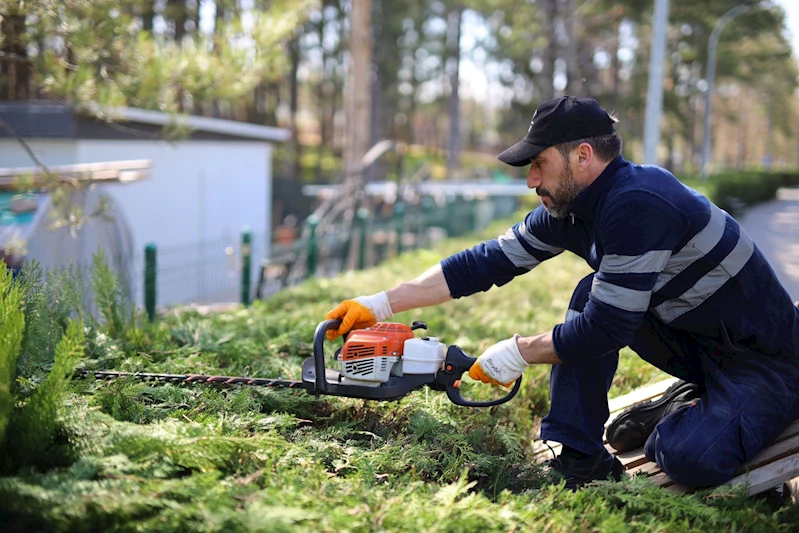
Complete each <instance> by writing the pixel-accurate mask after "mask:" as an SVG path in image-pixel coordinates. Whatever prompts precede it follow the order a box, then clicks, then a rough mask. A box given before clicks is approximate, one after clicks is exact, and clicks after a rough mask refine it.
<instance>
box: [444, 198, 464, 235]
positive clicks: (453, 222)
mask: <svg viewBox="0 0 799 533" xmlns="http://www.w3.org/2000/svg"><path fill="white" fill-rule="evenodd" d="M446 228H447V237H457V236H458V235H460V234H461V232H460V224H458V197H457V196H453V197H452V198H447V221H446Z"/></svg>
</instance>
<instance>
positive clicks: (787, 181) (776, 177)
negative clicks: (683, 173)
mask: <svg viewBox="0 0 799 533" xmlns="http://www.w3.org/2000/svg"><path fill="white" fill-rule="evenodd" d="M682 181H683V182H684V183H686V184H687V185H689V186H691V187H694V188H696V189H697V190H699V191H700V192H702V193H703V194H705V195H706V196H707V197H708V198H710V200H712V201H713V202H714V203H715V204H716V205H718V206H719V207H721V208H722V209H724V210H725V211H727V212H729V213H732V214H733V215H737V214H740V212H741V211H742V209H744V208H745V207H748V206H752V205H755V204H757V203H760V202H764V201H766V200H771V199H772V198H774V196H775V195H776V194H777V189H779V188H780V187H796V186H799V172H797V171H766V170H747V171H742V172H737V171H724V172H719V173H718V174H714V175H712V176H709V177H708V179H707V180H706V181H700V180H699V179H698V178H684V179H683V180H682Z"/></svg>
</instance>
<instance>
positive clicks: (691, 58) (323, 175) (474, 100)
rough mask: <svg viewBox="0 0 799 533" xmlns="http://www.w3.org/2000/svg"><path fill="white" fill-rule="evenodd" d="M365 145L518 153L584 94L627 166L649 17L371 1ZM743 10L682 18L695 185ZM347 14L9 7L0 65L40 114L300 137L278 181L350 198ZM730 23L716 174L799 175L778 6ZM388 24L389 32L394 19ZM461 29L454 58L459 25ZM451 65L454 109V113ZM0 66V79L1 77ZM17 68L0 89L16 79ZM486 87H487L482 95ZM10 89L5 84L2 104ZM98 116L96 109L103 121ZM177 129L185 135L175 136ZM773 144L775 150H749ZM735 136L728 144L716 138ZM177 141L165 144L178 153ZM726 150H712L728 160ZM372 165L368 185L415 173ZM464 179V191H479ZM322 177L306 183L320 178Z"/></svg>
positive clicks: (631, 9)
mask: <svg viewBox="0 0 799 533" xmlns="http://www.w3.org/2000/svg"><path fill="white" fill-rule="evenodd" d="M371 3H372V14H373V17H372V33H373V38H374V39H373V54H372V57H373V62H374V68H373V87H372V110H371V115H372V121H371V128H370V129H371V142H372V143H376V142H378V141H380V140H381V139H384V138H387V139H392V140H395V141H398V142H403V143H406V144H409V145H417V146H423V147H424V148H425V153H426V155H428V156H429V157H431V158H433V157H441V158H442V159H443V160H446V157H447V154H446V150H447V147H448V146H449V139H448V137H449V135H450V131H449V123H450V116H449V115H450V113H452V112H453V110H454V109H458V110H459V111H458V113H459V116H460V117H461V128H460V129H461V131H460V134H461V136H462V139H463V150H464V152H474V153H489V154H496V153H498V151H500V150H501V149H503V148H505V147H507V145H508V144H509V143H512V142H515V141H516V140H518V138H519V137H520V136H521V135H522V134H523V132H524V131H525V130H526V128H527V126H528V124H529V117H530V115H531V113H532V111H533V109H534V108H535V107H536V106H537V105H538V103H540V101H541V100H542V99H543V98H546V97H547V96H550V95H552V94H563V93H571V94H574V93H581V94H586V95H588V96H592V97H594V98H597V99H598V100H599V101H600V102H601V103H602V104H603V105H604V106H605V107H607V108H608V109H610V110H613V111H616V112H617V114H618V115H619V117H620V119H621V121H620V123H619V125H618V129H619V131H620V133H621V134H622V136H623V137H624V139H625V141H626V145H625V146H626V147H625V155H626V156H627V157H628V158H631V159H636V158H637V157H638V154H639V153H640V151H641V148H640V143H641V138H642V132H643V118H644V109H645V95H646V86H647V76H648V70H647V65H648V59H649V58H648V55H649V49H650V44H651V36H652V27H651V25H652V15H653V14H652V6H653V4H654V2H638V1H634V0H595V1H591V2H580V1H578V0H538V1H536V2H522V3H520V2H518V1H516V0H492V1H487V0H460V1H457V2H456V1H450V0H446V1H445V0H413V1H399V0H372V2H371ZM739 3H740V2H739V0H710V1H708V2H704V3H702V4H699V3H697V2H695V1H693V0H672V2H670V13H669V31H668V32H667V36H668V42H667V50H668V54H667V64H666V70H665V79H664V90H665V92H664V112H665V118H664V135H663V146H662V148H663V150H664V152H663V154H662V157H663V163H664V165H665V166H667V167H668V168H669V169H670V170H673V171H675V172H679V173H691V172H695V169H696V168H697V165H698V164H699V158H700V139H701V120H700V119H701V116H702V111H703V105H704V103H703V102H704V97H705V90H706V87H707V80H706V79H705V69H706V62H707V45H708V39H709V36H710V32H711V30H712V28H713V27H714V25H715V24H716V22H717V21H718V20H719V18H720V17H721V16H722V15H723V14H724V13H725V12H727V11H729V10H730V9H731V8H733V7H735V6H737V5H738V4H739ZM350 5H351V0H325V1H323V2H318V1H315V0H301V1H288V0H249V1H246V2H245V1H243V0H204V1H202V2H200V1H199V0H168V1H160V0H159V1H156V0H100V1H88V0H69V1H66V2H63V1H60V0H59V1H56V0H34V1H25V2H23V1H22V0H10V1H8V2H5V3H3V5H2V6H0V17H2V25H3V28H2V33H3V41H2V42H0V51H2V52H5V53H10V54H14V55H15V56H20V57H21V58H22V59H25V58H27V59H29V60H31V61H32V62H33V68H32V70H31V71H30V72H29V73H28V74H25V72H27V71H25V70H24V69H23V67H22V66H19V65H21V63H19V64H18V67H19V68H18V70H16V71H15V72H17V76H23V75H27V76H29V78H30V80H29V81H30V83H31V86H32V87H33V88H34V89H35V91H34V92H35V97H43V98H56V99H66V100H68V101H71V102H75V103H77V104H79V105H82V106H84V107H85V109H86V111H87V112H89V113H92V114H99V116H101V117H103V118H108V119H110V120H113V118H114V117H113V114H112V113H111V109H112V108H113V107H114V106H115V105H123V104H124V105H129V106H135V107H144V108H149V109H157V110H162V111H168V112H187V113H195V114H202V115H207V116H215V117H221V118H229V119H233V120H245V121H249V122H254V123H259V124H268V125H276V126H283V127H286V128H288V129H290V130H291V131H292V133H294V135H295V136H294V139H293V140H292V141H290V142H289V143H288V144H287V146H286V147H285V149H284V150H281V151H280V152H279V153H278V154H277V163H278V164H277V166H276V174H278V175H283V176H297V177H300V176H301V177H302V179H303V180H313V181H338V180H339V179H340V174H341V171H340V168H341V162H340V158H341V154H342V148H343V146H344V144H345V143H346V140H345V139H343V138H342V134H343V131H344V128H342V122H341V120H342V118H343V117H342V113H343V109H344V92H345V86H346V83H345V82H346V77H347V68H348V67H347V58H348V53H349V52H348V47H349V42H348V31H349V26H348V15H349V11H350ZM752 5H753V8H752V9H750V10H749V11H748V12H746V13H744V14H742V15H740V16H738V17H736V18H735V19H734V20H732V21H731V22H730V23H729V24H728V26H727V27H726V28H725V29H724V31H723V32H722V34H721V40H720V43H719V49H718V55H717V59H718V61H717V79H716V88H717V90H716V91H715V99H716V105H715V111H716V114H717V116H718V117H719V118H718V119H717V120H716V121H714V122H715V123H714V126H713V127H714V134H715V135H714V139H720V138H721V137H729V135H728V134H726V132H728V131H729V130H730V129H735V130H738V131H739V132H740V133H738V134H737V135H736V138H735V141H734V142H735V146H731V143H732V141H730V140H727V141H725V144H726V145H730V146H726V147H725V148H723V149H722V148H718V147H717V148H715V149H714V152H713V153H714V159H715V160H716V161H717V162H718V167H719V168H723V167H734V168H738V169H740V168H746V167H749V166H752V165H753V164H754V163H757V164H761V163H762V162H763V161H766V162H768V161H775V162H779V164H781V165H782V166H788V165H795V164H796V155H795V142H793V141H792V140H791V138H792V137H791V136H792V135H793V133H794V129H795V124H796V120H795V116H796V115H795V110H794V106H795V89H796V87H797V75H798V74H799V70H797V63H796V58H795V57H793V54H792V52H791V49H790V44H789V42H788V40H787V38H786V15H785V12H784V10H783V9H782V8H781V7H779V6H778V5H776V4H775V3H774V2H773V1H772V0H761V1H758V2H753V4H752ZM389 15H390V16H389ZM453 16H457V17H458V20H460V28H461V35H462V38H461V42H460V47H459V49H458V50H453V49H452V47H451V46H448V45H447V36H448V29H447V28H448V21H450V20H451V19H452V17H453ZM453 54H457V55H458V56H459V60H460V65H461V68H460V72H459V76H460V78H459V86H460V87H461V89H463V90H462V91H461V95H460V97H459V100H460V102H459V104H458V105H453V102H452V101H451V96H452V91H451V90H450V84H451V83H452V79H453V78H452V76H453V75H454V74H453V71H452V69H453V63H452V59H453ZM0 63H2V61H0ZM9 69H10V67H6V68H5V70H3V67H2V66H0V71H3V72H6V73H10V70H9ZM475 70H477V71H479V72H480V76H479V78H480V79H482V78H485V80H486V81H487V82H488V85H483V84H482V82H480V83H478V81H479V80H478V79H477V78H478V76H475V75H474V72H475ZM6 80H7V78H4V77H3V76H0V93H3V94H5V92H6V90H5V89H4V88H3V85H4V83H6ZM97 103H99V104H100V108H98V107H97V106H96V105H95V104H97ZM176 124H177V123H176ZM758 128H763V129H764V130H765V131H766V135H765V136H756V135H747V133H746V132H748V131H755V130H756V129H758ZM722 132H725V135H722ZM175 133H178V134H179V132H168V133H167V134H168V135H172V134H175ZM719 143H720V141H717V144H719ZM397 167H400V166H399V165H395V164H394V162H392V161H385V162H378V164H377V166H376V168H375V169H373V170H372V171H371V172H372V174H371V176H370V178H371V179H378V178H382V177H385V176H390V175H392V174H393V173H395V172H398V171H399V172H401V173H403V174H405V175H410V174H411V173H412V172H413V171H414V170H415V169H414V168H413V167H412V166H403V167H400V168H399V169H397ZM471 173H472V167H471V165H470V162H469V161H468V159H467V160H463V161H461V172H460V173H459V174H461V175H465V176H468V177H471ZM309 176H310V177H309Z"/></svg>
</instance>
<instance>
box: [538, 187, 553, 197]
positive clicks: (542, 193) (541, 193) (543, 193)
mask: <svg viewBox="0 0 799 533" xmlns="http://www.w3.org/2000/svg"><path fill="white" fill-rule="evenodd" d="M535 193H536V194H537V195H538V196H549V197H550V198H552V193H551V192H549V191H548V190H546V189H544V188H543V187H536V189H535Z"/></svg>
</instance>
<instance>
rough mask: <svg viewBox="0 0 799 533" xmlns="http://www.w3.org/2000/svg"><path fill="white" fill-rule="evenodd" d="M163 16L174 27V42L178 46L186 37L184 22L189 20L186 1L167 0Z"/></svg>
mask: <svg viewBox="0 0 799 533" xmlns="http://www.w3.org/2000/svg"><path fill="white" fill-rule="evenodd" d="M164 15H165V16H166V18H167V19H169V20H171V21H172V23H173V24H174V25H175V42H177V43H178V44H180V41H182V40H183V37H184V36H185V35H186V21H188V20H189V13H188V9H187V7H186V0H167V4H166V12H165V13H164Z"/></svg>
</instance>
